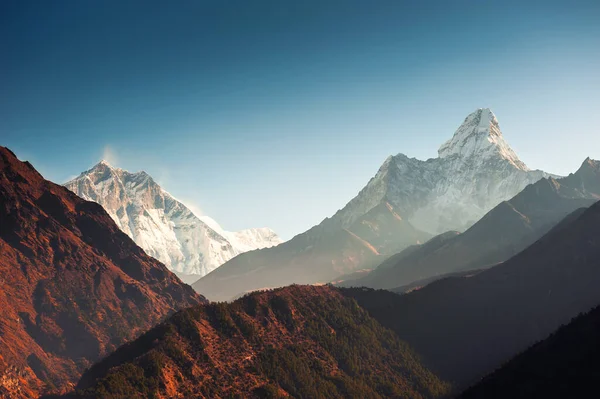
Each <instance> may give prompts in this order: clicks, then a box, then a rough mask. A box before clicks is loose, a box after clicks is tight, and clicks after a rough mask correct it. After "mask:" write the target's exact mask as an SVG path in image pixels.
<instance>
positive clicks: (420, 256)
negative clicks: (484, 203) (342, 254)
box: [342, 158, 600, 289]
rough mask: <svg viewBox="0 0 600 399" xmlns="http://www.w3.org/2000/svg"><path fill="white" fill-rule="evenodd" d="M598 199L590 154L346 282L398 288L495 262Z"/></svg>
mask: <svg viewBox="0 0 600 399" xmlns="http://www.w3.org/2000/svg"><path fill="white" fill-rule="evenodd" d="M598 200H600V162H599V161H594V160H591V159H589V158H588V159H586V160H585V161H584V162H583V164H582V165H581V167H580V168H579V170H577V172H575V173H574V174H571V175H569V176H567V177H565V178H562V179H554V178H552V177H550V178H547V179H542V180H540V181H538V182H537V183H535V184H532V185H530V186H527V187H526V188H525V189H524V190H523V191H521V192H520V193H519V194H517V195H516V196H515V197H514V198H512V199H511V200H509V201H505V202H502V203H501V204H499V205H498V206H496V207H495V208H494V209H492V210H491V211H490V212H489V213H488V214H487V215H485V216H484V217H483V218H482V219H481V220H480V221H478V222H477V223H476V224H475V225H473V226H472V227H471V228H469V229H468V230H467V231H465V232H464V233H463V234H457V233H446V234H443V235H440V236H438V237H436V238H434V239H432V240H430V241H429V242H428V243H426V244H424V245H422V246H421V247H419V248H415V249H410V251H411V253H410V254H405V253H400V254H398V255H395V256H392V257H391V258H390V259H388V260H386V261H385V262H384V263H383V264H382V265H381V266H379V267H378V268H376V269H375V270H374V271H372V272H371V273H370V274H368V275H367V276H365V277H364V278H361V279H358V280H354V281H349V282H344V283H342V285H343V286H356V287H359V286H365V287H371V288H385V289H392V288H396V287H400V286H403V285H406V284H409V283H411V282H414V281H416V280H420V279H428V278H431V277H434V276H436V275H444V274H447V273H452V272H457V271H463V270H471V269H478V268H485V267H489V266H493V265H494V264H497V263H499V262H503V261H505V260H507V259H509V258H510V257H511V256H514V255H516V254H517V253H518V252H520V251H522V250H523V249H525V248H526V247H528V246H529V245H531V244H532V243H534V242H535V241H536V240H537V239H539V238H540V237H542V236H543V235H544V234H545V233H547V232H548V231H549V230H550V229H551V228H552V227H553V226H554V225H555V224H556V223H558V222H559V221H561V220H562V219H563V218H564V217H565V216H567V215H568V214H569V213H571V212H573V211H575V210H576V209H578V208H581V207H588V206H590V205H592V204H593V203H594V202H596V201H598Z"/></svg>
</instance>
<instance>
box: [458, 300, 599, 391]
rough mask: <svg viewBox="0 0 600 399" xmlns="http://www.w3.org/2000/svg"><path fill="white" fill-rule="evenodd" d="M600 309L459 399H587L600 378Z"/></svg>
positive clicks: (567, 327) (596, 389) (514, 361)
mask: <svg viewBox="0 0 600 399" xmlns="http://www.w3.org/2000/svg"><path fill="white" fill-rule="evenodd" d="M599 342H600V308H598V307H597V308H595V309H594V310H592V311H591V312H589V313H587V314H584V315H581V316H579V317H577V318H576V319H574V320H573V321H572V322H571V323H569V324H568V325H567V326H563V327H561V328H560V329H559V330H558V331H556V332H555V333H554V334H552V335H551V336H550V337H549V338H547V339H545V340H543V341H541V342H539V343H537V344H535V345H534V346H532V347H531V348H529V349H528V350H527V351H525V352H524V353H522V354H520V355H518V356H516V357H515V358H514V359H512V360H511V361H509V362H508V363H507V364H505V365H504V366H502V368H500V369H499V370H497V371H495V372H494V373H492V374H491V375H489V376H488V377H486V378H485V379H483V381H481V382H480V383H478V384H477V385H475V386H474V387H472V388H470V389H469V390H467V391H466V392H465V393H463V394H462V395H461V396H460V398H463V399H475V398H482V399H483V398H486V399H488V398H546V399H552V398H556V399H558V398H586V397H593V396H596V393H597V392H598V376H599V375H600V361H599V360H598V359H600V345H599Z"/></svg>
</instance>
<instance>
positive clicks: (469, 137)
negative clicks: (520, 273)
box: [194, 109, 548, 300]
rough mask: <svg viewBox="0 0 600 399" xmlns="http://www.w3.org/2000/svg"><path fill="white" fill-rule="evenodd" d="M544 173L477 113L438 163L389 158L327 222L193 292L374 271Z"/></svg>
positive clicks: (222, 271) (218, 293) (462, 225)
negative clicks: (534, 168) (533, 167)
mask: <svg viewBox="0 0 600 399" xmlns="http://www.w3.org/2000/svg"><path fill="white" fill-rule="evenodd" d="M546 176H548V175H547V174H545V173H544V172H541V171H532V170H530V169H529V168H527V166H526V165H525V164H524V163H523V162H521V161H520V160H519V158H518V157H517V155H516V154H515V153H514V151H513V150H512V149H511V148H510V146H509V145H508V144H507V142H506V141H505V140H504V137H503V135H502V132H501V131H500V125H499V123H498V120H497V119H496V117H495V116H494V114H493V113H492V112H491V111H490V110H489V109H478V110H476V111H475V112H473V113H471V114H470V115H469V116H467V118H465V120H464V122H463V123H462V124H461V125H460V127H459V128H458V129H457V130H456V132H455V133H454V135H453V136H452V138H451V139H450V140H448V141H447V142H446V143H444V144H443V145H442V146H441V147H440V149H439V151H438V157H437V158H432V159H428V160H426V161H421V160H418V159H415V158H409V157H407V156H406V155H404V154H398V155H396V156H390V157H388V159H386V160H385V162H384V163H383V165H382V166H381V167H380V168H379V170H378V171H377V173H376V175H375V176H374V177H373V178H372V179H371V180H370V181H369V182H368V183H367V185H366V186H365V187H364V188H363V189H362V190H361V191H360V192H359V193H358V195H357V196H356V197H355V198H354V199H352V200H351V201H350V202H349V203H348V204H347V205H346V206H345V207H344V208H342V209H340V210H339V211H338V212H336V213H335V215H333V216H332V217H331V218H327V219H325V220H323V221H322V222H321V223H320V224H319V225H318V226H315V227H313V228H312V229H310V230H308V231H307V232H305V233H302V234H300V235H298V236H296V237H294V238H293V239H291V240H290V241H288V242H286V243H284V244H282V245H279V246H277V247H275V248H269V249H263V250H259V251H253V252H250V253H246V254H242V255H240V256H237V257H235V258H233V259H232V260H230V261H229V262H226V263H225V264H224V265H223V266H221V267H219V268H218V269H216V270H215V271H213V272H212V273H210V274H208V275H207V276H205V277H204V278H202V279H201V280H199V281H198V282H197V283H195V284H194V288H196V290H198V292H202V294H204V295H206V296H207V297H208V298H210V299H214V300H229V299H231V298H232V297H235V296H236V295H238V294H240V293H243V292H246V291H251V290H255V289H260V288H264V287H276V286H283V285H287V284H291V283H318V282H330V281H333V280H336V279H337V278H338V277H339V276H341V275H344V274H348V273H353V272H355V271H357V270H360V269H365V268H373V267H375V266H377V265H379V264H380V263H381V262H382V261H383V260H385V259H386V258H387V257H389V256H391V255H393V254H396V253H398V252H400V251H402V250H403V249H404V248H407V247H409V246H411V245H414V244H420V243H423V242H425V241H426V240H427V239H429V238H431V237H432V236H434V235H436V234H440V233H443V232H445V231H448V230H459V231H463V230H464V229H466V228H468V227H469V226H471V225H472V224H473V223H475V222H476V221H477V220H479V219H480V218H481V217H482V216H483V215H485V214H486V212H488V211H489V210H490V209H492V208H493V207H494V206H496V205H498V204H499V203H500V202H502V201H504V200H507V199H509V198H511V197H513V196H514V195H515V194H517V193H518V192H520V191H521V190H522V189H523V188H524V187H526V186H527V185H528V184H530V183H534V182H536V181H538V180H540V179H541V178H543V177H546ZM399 285H400V284H399Z"/></svg>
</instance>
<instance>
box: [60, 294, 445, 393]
mask: <svg viewBox="0 0 600 399" xmlns="http://www.w3.org/2000/svg"><path fill="white" fill-rule="evenodd" d="M447 389H448V386H447V385H446V384H444V383H442V382H440V380H438V379H437V378H436V377H435V376H434V375H433V374H431V373H430V372H429V371H427V370H426V369H425V368H424V367H423V366H422V365H421V364H420V363H419V361H418V358H417V357H416V356H415V355H414V354H413V352H412V351H411V350H410V348H409V347H408V346H407V345H406V344H404V343H403V342H402V341H400V340H399V339H398V338H397V337H396V335H395V334H393V333H392V332H391V331H389V330H387V329H385V328H383V327H382V326H381V325H380V324H379V323H377V322H376V321H375V320H374V319H373V318H372V317H370V316H369V315H368V313H367V312H365V311H364V310H363V309H361V308H360V307H359V306H357V304H356V302H355V301H354V300H353V299H351V298H347V297H344V296H343V295H341V294H340V293H339V291H338V290H337V289H335V288H331V287H328V286H290V287H286V288H281V289H277V290H274V291H266V292H256V293H252V294H250V295H247V296H245V297H243V298H241V299H238V300H237V301H235V302H233V303H231V304H226V303H220V304H210V305H201V306H196V307H193V308H191V309H187V310H184V311H181V312H179V313H177V314H176V315H174V316H173V317H171V318H170V319H169V320H168V321H167V322H165V323H163V324H161V325H159V326H157V327H156V328H154V329H152V330H150V331H149V332H148V333H146V334H144V335H143V336H142V337H140V338H139V339H137V340H136V341H134V342H132V343H130V344H127V345H125V346H123V347H121V348H119V349H118V350H117V351H116V352H115V353H113V354H112V355H110V356H108V357H107V358H106V359H104V360H102V361H101V362H99V363H98V364H96V365H94V366H93V367H92V368H91V369H90V370H89V371H88V372H86V373H85V374H84V375H83V377H82V379H81V381H80V382H79V384H78V385H77V392H76V393H75V394H73V395H69V396H68V397H69V398H106V397H111V398H115V399H118V398H149V397H153V398H192V397H193V398H226V397H227V398H229V397H256V398H276V397H296V398H349V397H352V398H427V397H439V396H441V395H443V394H444V393H446V392H447Z"/></svg>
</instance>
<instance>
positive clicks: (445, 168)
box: [329, 108, 549, 234]
mask: <svg viewBox="0 0 600 399" xmlns="http://www.w3.org/2000/svg"><path fill="white" fill-rule="evenodd" d="M548 176H549V175H548V174H547V173H545V172H542V171H539V170H535V171H532V170H530V169H529V168H528V167H527V166H526V165H525V164H524V163H523V162H522V161H521V160H520V159H519V157H518V156H517V154H516V153H515V152H514V151H513V150H512V148H511V147H510V146H509V145H508V143H507V142H506V140H505V139H504V137H503V135H502V131H501V130H500V124H499V123H498V120H497V119H496V116H495V115H494V113H493V112H492V111H491V110H490V109H488V108H480V109H478V110H476V111H474V112H473V113H471V114H470V115H468V116H467V117H466V118H465V120H464V122H463V123H462V124H461V125H460V127H459V128H458V129H457V130H456V132H455V133H454V135H453V136H452V138H451V139H450V140H448V141H446V142H445V143H444V144H442V146H441V147H440V148H439V150H438V158H432V159H428V160H426V161H421V160H418V159H415V158H408V157H407V156H406V155H404V154H398V155H395V156H390V157H388V159H386V161H385V162H384V163H383V165H382V166H381V168H380V169H379V171H378V172H377V174H376V175H375V177H374V178H372V179H371V180H370V181H369V183H368V184H367V186H366V187H365V188H364V189H363V190H362V191H361V192H360V193H359V194H358V196H356V197H355V198H354V199H353V200H352V201H350V202H349V203H348V204H347V205H346V206H345V207H344V208H343V209H341V210H340V211H338V212H337V213H336V214H335V215H334V216H333V217H332V218H331V219H330V220H329V223H330V224H332V225H334V226H342V227H344V226H346V225H349V224H351V223H353V222H354V221H355V220H357V219H358V218H360V216H361V215H363V214H365V213H366V212H368V211H369V210H370V209H372V208H374V207H375V206H377V205H378V204H379V203H381V202H382V201H386V202H388V203H390V204H391V205H392V206H394V208H395V209H397V210H398V213H399V214H400V215H402V217H404V218H405V219H406V220H408V221H409V222H410V223H411V224H412V225H413V226H414V227H415V228H417V229H419V230H422V231H425V232H428V233H431V234H440V233H443V232H445V231H450V230H459V231H462V230H465V229H466V228H468V227H470V226H471V225H472V224H473V223H475V222H476V221H477V220H479V219H480V218H481V217H483V216H484V215H485V214H486V213H487V212H488V211H489V210H491V209H492V208H493V207H495V206H496V205H498V204H499V203H500V202H502V201H504V200H507V199H509V198H512V197H513V196H514V195H516V194H517V193H518V192H520V191H521V190H522V189H523V188H525V186H527V185H528V184H531V183H535V182H536V181H538V180H540V179H541V178H543V177H548Z"/></svg>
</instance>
